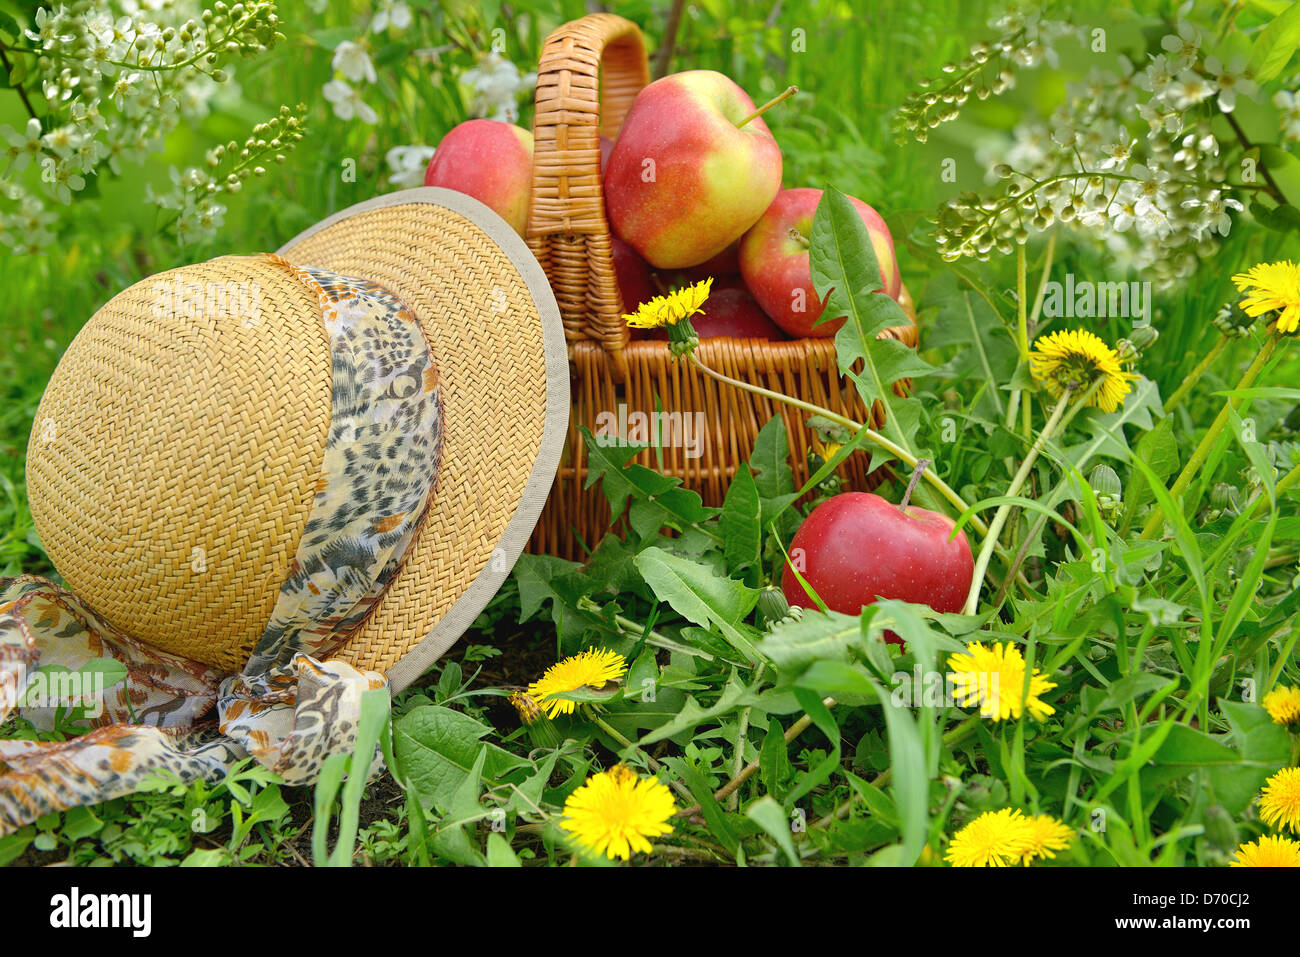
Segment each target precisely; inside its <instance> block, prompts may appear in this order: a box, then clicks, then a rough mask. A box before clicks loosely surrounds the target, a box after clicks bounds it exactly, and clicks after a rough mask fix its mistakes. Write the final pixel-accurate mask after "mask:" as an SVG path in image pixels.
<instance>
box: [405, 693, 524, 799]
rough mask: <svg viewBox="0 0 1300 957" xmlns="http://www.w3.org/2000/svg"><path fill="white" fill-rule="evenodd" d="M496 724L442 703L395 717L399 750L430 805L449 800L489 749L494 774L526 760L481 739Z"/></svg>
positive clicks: (408, 772) (407, 772) (486, 770)
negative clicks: (479, 758)
mask: <svg viewBox="0 0 1300 957" xmlns="http://www.w3.org/2000/svg"><path fill="white" fill-rule="evenodd" d="M491 730H492V729H491V728H490V727H488V726H487V725H485V724H482V723H480V722H478V721H475V720H474V719H473V718H471V717H469V716H468V715H464V714H461V713H460V712H459V711H452V710H451V709H450V708H443V707H440V706H438V705H423V706H421V707H418V708H412V709H411V710H410V711H408V712H407V713H406V714H404V715H402V716H401V717H400V718H398V719H397V721H396V722H394V725H393V755H394V757H395V758H396V759H397V763H398V767H399V769H400V770H401V772H402V774H403V776H404V777H405V778H406V780H407V781H409V783H410V785H411V787H413V788H414V789H415V790H416V792H417V793H418V794H419V796H420V798H421V800H422V803H424V804H425V806H428V805H429V804H436V805H440V806H441V805H446V803H447V802H448V801H450V800H451V799H452V797H453V796H454V795H455V793H456V789H457V788H459V787H460V785H461V782H462V781H464V780H465V776H466V775H467V774H469V773H470V769H471V768H473V766H474V761H475V759H476V757H477V755H478V753H479V750H480V748H486V749H487V754H486V758H485V761H486V763H485V765H484V773H485V774H487V776H488V777H489V778H494V777H497V776H499V775H501V774H504V773H505V772H506V771H508V770H510V769H511V768H515V767H519V766H520V765H523V764H525V763H526V762H525V761H523V760H522V759H520V758H517V757H515V756H514V755H513V754H511V753H510V752H509V751H505V750H503V749H501V748H498V747H496V746H495V745H491V744H488V745H483V744H480V742H479V739H480V738H482V737H483V736H484V735H485V734H487V733H488V732H489V731H491Z"/></svg>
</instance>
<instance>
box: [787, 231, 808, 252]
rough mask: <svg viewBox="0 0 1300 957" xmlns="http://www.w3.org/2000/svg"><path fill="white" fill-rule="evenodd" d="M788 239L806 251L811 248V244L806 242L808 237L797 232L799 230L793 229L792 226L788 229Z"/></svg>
mask: <svg viewBox="0 0 1300 957" xmlns="http://www.w3.org/2000/svg"><path fill="white" fill-rule="evenodd" d="M790 238H791V239H793V240H794V241H795V242H797V243H798V244H799V245H800V246H802V247H803V248H804V249H808V248H810V247H811V246H812V243H811V242H809V241H808V237H807V236H805V235H804V234H803V233H801V232H799V230H797V229H795V228H794V227H793V226H791V227H790Z"/></svg>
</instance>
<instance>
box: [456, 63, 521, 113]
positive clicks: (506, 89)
mask: <svg viewBox="0 0 1300 957" xmlns="http://www.w3.org/2000/svg"><path fill="white" fill-rule="evenodd" d="M460 79H461V82H463V83H465V84H467V85H468V86H470V87H471V88H472V89H473V90H474V107H473V109H474V114H475V115H476V116H481V117H486V118H488V119H490V120H500V121H502V122H505V123H513V122H515V121H516V120H517V119H519V102H518V101H519V97H520V95H521V94H524V93H528V92H531V91H532V89H533V87H534V86H535V85H536V83H537V74H536V73H520V72H519V67H517V66H515V64H513V63H511V62H510V61H509V60H507V59H506V58H505V57H503V56H501V54H499V53H496V52H492V53H489V54H487V55H486V56H484V57H482V58H481V59H480V60H479V61H478V63H477V64H476V65H475V66H473V67H472V68H470V69H468V70H466V71H465V72H464V73H462V74H461V75H460Z"/></svg>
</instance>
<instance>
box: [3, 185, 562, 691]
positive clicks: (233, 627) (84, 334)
mask: <svg viewBox="0 0 1300 957" xmlns="http://www.w3.org/2000/svg"><path fill="white" fill-rule="evenodd" d="M279 252H280V253H281V255H283V256H285V257H286V258H288V259H289V260H290V261H292V262H294V263H297V264H300V265H311V266H318V267H321V268H324V269H328V270H331V271H333V272H337V273H340V274H342V275H347V276H358V277H362V278H366V279H369V280H372V281H374V282H377V283H379V284H380V285H381V286H383V287H385V288H386V289H388V290H390V291H392V292H394V293H396V294H397V295H398V296H399V297H400V298H401V299H402V300H403V301H404V302H405V303H406V304H407V305H408V306H409V307H410V308H411V310H412V312H413V313H414V314H415V315H416V316H417V317H418V319H419V321H420V323H421V326H422V327H423V329H424V332H425V336H426V338H427V339H428V340H429V342H430V347H431V349H432V350H433V353H434V360H435V362H436V364H437V369H438V374H439V381H440V383H441V387H442V390H443V391H442V402H443V437H444V443H443V459H442V468H441V471H440V473H439V476H438V484H437V488H436V491H435V493H434V495H432V496H431V497H430V502H429V505H428V511H427V514H426V517H425V521H424V524H423V526H422V528H421V530H420V532H419V534H418V537H417V538H416V540H415V541H414V542H413V543H412V544H411V546H410V547H409V549H408V551H407V554H406V560H405V564H404V565H403V567H402V570H401V572H400V573H399V574H398V576H397V578H396V579H395V580H394V581H393V582H392V584H391V585H390V586H389V587H388V590H387V591H386V592H385V594H384V596H383V598H382V599H381V600H380V602H379V603H378V604H377V606H376V608H375V610H374V611H373V613H372V614H371V615H370V617H369V618H368V619H367V620H366V621H365V623H364V624H363V625H362V626H361V627H360V628H359V629H358V631H357V632H356V633H355V634H354V635H353V636H352V638H351V639H350V640H349V642H348V644H347V645H346V646H345V647H344V648H343V649H342V651H341V652H340V653H339V655H338V657H340V658H342V659H344V660H346V661H349V662H350V663H352V664H354V665H357V666H359V667H363V668H369V669H372V670H375V671H380V672H385V673H387V674H388V676H389V679H390V681H391V682H392V684H393V686H394V687H395V688H401V687H403V686H404V685H405V684H407V683H408V682H409V681H411V680H412V679H413V678H415V677H417V676H418V675H419V674H420V673H421V671H423V670H424V669H425V668H427V667H428V665H429V663H431V662H432V661H433V660H434V659H436V658H437V656H438V655H439V654H440V653H441V652H442V651H444V650H445V649H446V647H447V646H448V645H450V644H451V642H452V641H454V640H455V638H456V637H458V636H459V634H460V633H461V632H462V631H463V630H464V628H465V627H466V626H468V625H469V624H470V623H471V622H472V621H473V618H474V616H475V615H477V614H478V612H479V611H480V610H481V609H482V607H483V605H485V604H486V602H487V600H488V599H489V598H490V597H491V595H492V594H493V593H495V591H496V589H497V587H499V585H500V582H501V581H502V580H503V579H504V578H505V576H506V574H507V573H508V572H509V569H510V567H511V565H513V563H514V559H515V557H516V556H517V555H518V553H519V551H520V550H522V548H523V546H524V544H525V543H526V541H527V538H528V535H529V533H530V532H531V531H532V527H533V523H534V522H535V520H536V517H537V515H538V514H539V512H540V510H541V507H542V504H543V502H544V501H545V497H546V493H547V490H548V489H549V488H550V485H551V482H552V480H553V477H554V470H555V466H556V464H557V462H558V460H559V456H560V445H561V443H562V440H563V429H564V422H565V418H566V416H567V413H568V406H569V394H568V388H567V386H568V376H567V367H566V363H565V356H564V352H563V341H562V333H561V330H560V325H559V316H558V312H557V310H556V307H555V303H554V298H553V297H552V295H551V293H550V290H549V288H548V286H547V282H546V277H545V276H544V275H543V273H542V272H541V270H540V269H539V268H538V267H537V264H536V263H535V262H534V261H533V259H532V257H531V256H530V255H529V254H528V250H527V248H526V247H525V246H524V243H523V241H522V240H521V239H520V238H519V237H518V236H517V235H515V234H514V233H513V232H512V231H511V230H510V229H509V227H508V226H507V225H506V224H505V223H504V222H503V221H501V220H500V219H499V218H497V217H496V216H494V215H493V214H492V213H491V212H490V211H488V210H487V209H486V207H483V206H482V205H481V204H479V203H477V202H476V201H474V200H472V199H469V198H468V197H463V196H461V195H460V194H456V193H450V192H449V191H447V190H436V189H417V190H407V191H404V192H401V193H395V194H391V195H390V196H386V197H381V198H379V199H376V200H372V201H370V202H368V203H363V204H361V205H359V206H357V207H353V208H352V209H349V210H344V211H343V212H341V213H339V214H336V215H335V216H333V217H331V218H330V219H328V220H326V221H325V222H323V223H321V224H318V225H317V226H316V227H313V228H312V229H311V230H308V231H307V232H306V233H304V234H303V235H301V236H299V237H298V238H297V239H295V240H293V241H291V242H290V243H288V244H287V245H286V246H284V247H283V248H282V249H281V250H279ZM178 279H180V280H183V281H184V282H186V283H196V282H197V283H205V284H206V283H209V282H217V283H222V284H225V285H226V288H229V287H230V284H232V283H233V284H238V283H254V284H256V288H257V289H258V290H259V296H258V304H259V310H258V315H257V317H256V321H244V320H245V319H246V317H242V316H240V315H224V316H202V315H200V316H191V315H185V314H184V313H183V312H178V311H176V310H173V309H170V308H166V307H164V308H158V306H159V291H160V290H166V289H168V288H169V286H170V284H171V283H172V282H173V281H174V280H178ZM331 382H332V366H331V357H330V347H329V343H328V341H327V339H326V334H325V330H324V326H323V323H322V320H321V310H320V304H319V302H318V301H317V299H316V296H315V295H314V294H313V293H312V292H311V291H310V290H309V289H308V288H307V287H306V286H305V285H304V284H303V283H301V282H299V281H298V280H297V279H295V278H293V276H292V275H291V274H290V273H288V272H287V271H285V270H284V269H282V268H278V267H275V266H272V265H271V264H269V263H268V262H266V261H265V260H263V259H259V258H244V257H222V258H219V259H215V260H212V261H210V262H207V263H202V264H199V265H195V266H187V267H184V268H183V269H178V270H173V271H172V272H169V273H162V274H159V275H157V276H154V277H151V278H149V279H146V280H144V281H143V282H140V283H138V284H136V285H135V286H132V287H131V288H129V289H127V290H126V291H124V292H122V293H120V294H119V295H118V296H116V297H114V298H113V299H112V300H111V301H110V302H109V303H108V304H107V305H106V306H104V308H103V309H101V310H100V311H99V312H98V313H96V315H95V316H93V317H92V318H91V320H90V321H89V322H88V323H87V324H86V325H85V327H84V328H83V329H82V331H81V332H80V334H79V335H78V336H77V338H76V340H75V341H74V342H73V343H72V345H71V346H70V347H69V348H68V350H67V352H66V353H65V355H64V357H63V359H62V360H61V361H60V363H59V366H58V368H57V369H56V371H55V374H54V376H53V378H52V379H51V382H50V385H49V387H48V388H47V389H46V392H45V395H44V397H43V398H42V400H41V405H40V408H39V409H38V411H37V418H36V422H37V428H36V429H34V430H33V435H32V441H31V445H30V447H29V453H28V474H27V481H28V491H29V498H30V502H31V510H32V515H33V518H34V520H35V522H36V525H37V528H38V529H39V530H40V534H41V539H42V542H43V543H44V545H45V547H46V549H47V551H48V552H49V555H50V558H51V559H52V561H53V562H54V564H55V567H57V568H58V570H59V572H60V573H61V574H62V575H63V576H64V578H65V579H66V580H67V582H68V585H69V587H70V588H71V589H72V590H73V591H74V592H75V593H76V594H77V595H78V596H79V597H81V598H82V599H83V600H84V601H86V602H87V604H89V605H90V606H91V607H92V608H93V609H95V611H96V612H97V613H99V614H100V615H102V616H103V617H104V618H106V619H107V620H108V621H109V622H110V623H112V624H113V625H115V626H116V627H118V628H119V629H121V630H122V631H124V632H125V633H126V634H127V635H130V636H131V637H134V638H136V639H138V640H141V641H144V642H146V643H148V644H150V645H153V646H154V647H157V648H161V649H163V650H165V651H171V652H175V653H178V654H182V655H184V656H186V657H189V658H193V659H195V660H198V661H203V662H206V663H209V664H213V665H217V666H219V667H221V668H223V669H226V670H230V671H237V670H239V669H240V668H242V667H243V665H244V662H245V661H246V660H247V658H248V655H249V653H250V651H251V650H252V647H253V644H254V642H255V641H256V640H257V638H258V637H259V636H260V635H261V633H262V631H263V629H264V628H265V626H266V623H267V621H268V619H269V617H270V614H271V610H272V608H273V607H274V604H275V601H276V597H277V595H278V592H279V588H280V585H281V583H282V582H283V581H284V580H285V578H286V577H287V573H288V570H289V567H290V563H291V562H292V560H293V558H294V555H295V552H296V550H297V546H298V542H299V539H300V538H301V536H302V533H303V528H304V526H305V524H306V522H307V518H308V516H309V515H310V513H311V507H312V501H313V497H314V495H315V492H316V482H317V479H318V477H319V474H320V465H321V461H322V458H323V455H324V448H325V438H326V430H327V427H328V426H329V423H330V413H331V402H332V396H331Z"/></svg>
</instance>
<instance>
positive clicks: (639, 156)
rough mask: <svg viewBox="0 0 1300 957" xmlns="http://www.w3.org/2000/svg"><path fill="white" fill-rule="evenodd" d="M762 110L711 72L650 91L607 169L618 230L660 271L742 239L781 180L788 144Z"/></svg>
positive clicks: (675, 77)
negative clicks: (781, 140)
mask: <svg viewBox="0 0 1300 957" xmlns="http://www.w3.org/2000/svg"><path fill="white" fill-rule="evenodd" d="M791 92H793V87H792V88H791V89H790V90H788V91H786V93H784V94H782V95H781V96H780V97H777V98H776V99H774V100H773V101H772V102H771V103H768V104H766V105H765V106H764V107H763V110H766V109H767V108H768V107H770V106H772V105H774V104H775V103H776V102H778V101H779V100H780V99H783V98H784V97H785V96H788V95H789V93H791ZM761 113H762V110H759V109H756V108H755V106H754V101H753V100H751V99H750V98H749V96H748V95H747V94H746V93H745V91H744V90H742V89H741V88H740V87H738V86H737V85H736V84H735V83H734V82H732V81H731V80H730V79H728V78H727V77H725V76H723V75H722V74H721V73H717V72H715V71H713V70H690V71H687V72H685V73H674V74H672V75H671V76H666V77H664V78H663V79H660V80H656V81H655V82H653V83H651V84H650V85H649V86H647V87H646V88H645V89H643V90H642V91H641V92H640V93H639V94H637V98H636V99H635V100H634V101H633V103H632V108H631V109H630V110H629V111H628V114H627V117H626V118H625V119H624V121H623V128H622V130H621V131H620V132H619V135H618V139H617V140H616V141H615V143H614V149H613V151H612V152H611V153H610V155H609V163H608V166H607V168H606V170H605V209H606V212H607V213H608V215H609V221H610V225H611V226H613V228H614V232H615V233H617V234H618V236H619V237H620V238H621V239H623V240H625V241H626V242H628V243H630V244H631V245H632V247H633V248H634V249H636V251H637V252H638V253H640V254H641V256H642V258H644V259H645V260H646V261H647V262H649V263H650V265H652V266H654V267H655V268H656V269H681V268H684V267H688V266H698V265H699V264H700V263H703V262H705V261H706V260H708V259H710V258H711V257H713V256H716V255H718V254H719V253H721V252H722V251H723V250H725V249H726V248H727V247H728V246H730V245H731V244H732V243H734V242H735V241H736V240H737V239H739V238H740V237H741V236H742V235H743V234H744V232H745V230H747V229H749V227H750V226H752V225H754V223H755V222H756V221H757V220H758V217H759V216H761V215H763V210H765V209H767V207H768V205H769V204H770V203H771V202H772V199H773V197H775V196H776V194H777V191H778V190H779V189H780V188H781V148H780V147H779V146H777V145H776V140H775V139H774V138H773V137H772V134H771V132H770V131H769V130H768V128H767V124H766V123H764V122H763V118H762V116H761Z"/></svg>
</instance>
